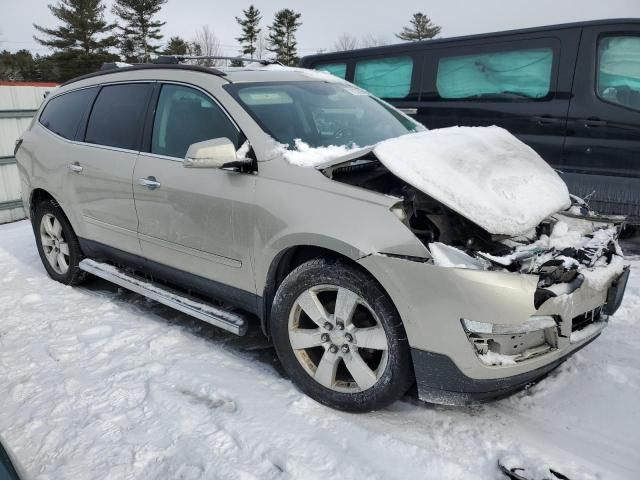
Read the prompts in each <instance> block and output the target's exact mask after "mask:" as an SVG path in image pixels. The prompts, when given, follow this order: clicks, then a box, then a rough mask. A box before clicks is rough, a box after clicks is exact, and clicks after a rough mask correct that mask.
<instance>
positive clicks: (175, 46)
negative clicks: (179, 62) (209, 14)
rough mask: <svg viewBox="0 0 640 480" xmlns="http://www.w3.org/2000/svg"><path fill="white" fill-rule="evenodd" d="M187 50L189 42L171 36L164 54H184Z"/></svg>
mask: <svg viewBox="0 0 640 480" xmlns="http://www.w3.org/2000/svg"><path fill="white" fill-rule="evenodd" d="M188 52H189V44H188V43H187V42H186V40H184V39H183V38H181V37H171V38H170V39H169V43H167V48H166V49H165V51H164V53H165V55H186V54H187V53H188Z"/></svg>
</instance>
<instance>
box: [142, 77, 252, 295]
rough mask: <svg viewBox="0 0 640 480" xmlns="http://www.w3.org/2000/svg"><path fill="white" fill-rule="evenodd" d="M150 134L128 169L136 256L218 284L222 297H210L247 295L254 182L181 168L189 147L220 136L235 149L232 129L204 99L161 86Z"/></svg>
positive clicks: (173, 86)
mask: <svg viewBox="0 0 640 480" xmlns="http://www.w3.org/2000/svg"><path fill="white" fill-rule="evenodd" d="M151 136H152V138H151V143H150V148H149V149H148V150H149V152H146V153H144V152H143V153H141V154H140V156H139V158H138V161H137V163H136V166H135V172H134V187H133V188H134V197H135V205H136V210H137V213H138V236H139V239H140V243H141V247H142V252H143V255H144V257H145V258H148V259H150V260H152V261H154V262H156V263H158V264H162V265H165V266H168V267H172V268H174V269H178V270H181V271H184V272H187V273H190V274H193V275H195V276H198V277H203V278H205V279H208V280H212V281H213V282H215V283H219V284H220V290H221V291H222V295H220V292H215V291H212V292H210V293H211V295H212V296H218V297H225V298H222V299H227V298H229V297H233V296H234V293H233V290H229V289H226V286H229V287H231V289H239V290H241V291H244V292H250V293H251V295H253V294H254V293H255V284H254V279H253V273H252V272H253V270H252V267H251V248H250V246H251V244H252V241H251V233H250V225H251V224H252V214H253V209H252V205H253V198H254V187H255V176H254V175H252V174H245V173H237V172H232V171H227V170H219V169H208V168H185V167H183V159H184V156H185V154H186V152H187V149H188V148H189V146H190V145H191V144H193V143H197V142H200V141H203V140H209V139H213V138H220V137H226V138H229V139H230V140H231V141H232V142H234V143H235V144H236V148H237V147H238V143H239V142H240V137H241V135H240V132H239V130H238V129H237V127H236V126H235V125H234V124H233V123H232V122H231V120H229V118H228V117H227V115H226V114H225V112H224V111H223V110H222V108H221V107H220V106H219V105H218V104H217V102H216V101H215V100H213V99H212V98H211V97H210V96H209V95H208V94H206V93H204V92H203V91H201V90H198V89H196V88H193V87H189V86H184V85H176V84H164V85H162V88H161V90H160V94H159V97H158V101H157V107H156V112H155V118H154V121H153V132H152V134H151ZM213 288H214V289H215V285H214V287H213ZM223 290H224V291H223ZM230 292H231V293H230ZM216 294H218V295H216ZM240 296H242V292H240Z"/></svg>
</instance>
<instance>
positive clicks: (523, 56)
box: [436, 48, 553, 100]
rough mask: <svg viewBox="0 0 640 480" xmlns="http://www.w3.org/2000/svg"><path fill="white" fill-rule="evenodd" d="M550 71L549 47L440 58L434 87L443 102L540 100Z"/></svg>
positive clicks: (551, 61)
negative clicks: (459, 100) (487, 99)
mask: <svg viewBox="0 0 640 480" xmlns="http://www.w3.org/2000/svg"><path fill="white" fill-rule="evenodd" d="M552 70H553V49H551V48H536V49H527V50H524V49H523V50H511V51H502V52H489V53H484V52H483V53H478V54H477V55H464V56H455V57H444V58H441V59H440V61H439V62H438V73H437V78H436V88H437V90H438V95H439V96H440V97H441V98H446V99H477V98H490V99H496V98H498V99H502V100H522V99H524V100H527V99H540V98H544V97H546V96H547V95H548V94H549V91H550V89H551V72H552Z"/></svg>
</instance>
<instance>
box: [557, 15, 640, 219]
mask: <svg viewBox="0 0 640 480" xmlns="http://www.w3.org/2000/svg"><path fill="white" fill-rule="evenodd" d="M561 168H562V170H563V171H564V172H565V175H564V179H565V181H566V182H567V183H568V185H569V188H570V190H572V192H573V193H576V194H577V195H579V196H583V197H584V196H587V197H589V199H590V203H591V205H592V207H594V208H595V209H597V210H601V211H603V212H607V213H621V214H625V215H631V216H633V217H636V218H637V217H640V25H638V24H637V23H635V24H629V25H624V24H619V25H617V26H593V27H587V28H585V29H584V32H583V35H582V41H581V43H580V53H579V59H578V64H577V68H576V73H575V80H574V89H573V98H572V100H571V105H570V108H569V118H568V122H567V138H566V142H565V147H564V160H563V165H562V167H561Z"/></svg>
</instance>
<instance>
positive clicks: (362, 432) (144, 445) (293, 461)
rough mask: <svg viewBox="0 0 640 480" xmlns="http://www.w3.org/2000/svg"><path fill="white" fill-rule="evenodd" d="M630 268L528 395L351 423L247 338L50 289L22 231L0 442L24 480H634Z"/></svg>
mask: <svg viewBox="0 0 640 480" xmlns="http://www.w3.org/2000/svg"><path fill="white" fill-rule="evenodd" d="M631 263H632V269H631V274H630V275H631V276H630V279H629V284H628V287H627V293H626V296H625V300H624V302H623V304H622V306H621V307H620V310H618V312H617V313H616V315H615V316H614V317H612V318H611V320H610V322H609V323H610V325H609V327H608V328H607V329H605V331H604V332H603V333H602V335H601V336H600V338H599V339H598V340H596V341H595V342H593V343H592V344H590V345H589V346H588V347H586V348H585V349H583V350H581V351H580V352H578V353H577V354H576V355H574V356H572V357H571V358H570V359H569V360H568V361H567V362H566V363H564V364H563V365H562V366H561V367H560V368H558V369H557V370H555V371H554V372H553V373H552V374H551V375H549V377H547V378H546V379H544V380H542V381H541V382H540V383H538V384H536V385H535V386H533V387H531V388H529V389H528V390H526V391H523V392H521V393H519V394H516V395H515V396H513V397H511V398H508V399H504V400H500V401H496V402H492V403H488V404H485V405H479V406H473V407H469V408H451V407H438V406H432V405H425V404H422V403H420V402H417V401H415V400H413V399H411V398H407V399H405V400H404V401H400V402H396V403H395V404H393V405H392V406H391V407H389V408H387V409H385V410H382V411H379V412H375V413H370V414H362V415H353V414H347V413H341V412H337V411H334V410H331V409H329V408H326V407H323V406H322V405H319V404H318V403H316V402H314V401H313V400H311V399H309V398H308V397H306V396H305V395H304V394H302V393H301V392H300V391H299V390H298V389H297V388H295V387H294V386H293V385H292V383H291V381H290V380H288V379H287V378H284V377H283V376H282V375H281V373H280V372H281V370H280V369H279V368H274V365H276V359H275V356H274V353H273V349H272V348H271V347H270V346H269V344H268V342H267V341H266V340H265V339H264V338H263V336H262V334H261V333H260V332H259V327H257V326H255V327H254V328H253V329H252V330H250V331H249V333H248V335H247V336H246V337H242V338H239V337H235V336H234V335H232V334H230V333H226V332H223V331H221V330H219V329H216V328H214V327H211V326H209V325H207V324H205V323H203V322H199V321H196V320H193V319H191V318H189V317H188V316H186V315H183V314H181V313H179V312H175V311H173V310H171V309H169V308H167V307H163V306H162V305H159V304H157V303H155V302H152V301H148V300H146V299H144V298H142V297H140V296H139V295H135V294H133V293H131V292H128V291H126V290H122V289H118V288H116V287H114V286H112V285H109V284H108V283H106V282H103V281H101V280H97V279H96V280H94V281H92V282H90V283H88V284H87V285H85V286H83V287H77V288H71V287H67V286H64V285H61V284H59V283H56V282H54V281H52V280H51V279H49V278H48V277H47V275H46V273H45V271H44V268H43V267H42V264H41V262H40V259H39V257H38V254H37V251H36V247H35V243H34V240H33V230H32V229H31V225H30V223H29V222H28V221H23V222H17V223H13V224H7V225H0V287H1V288H0V385H2V389H0V436H2V438H3V440H5V441H6V443H7V445H9V446H10V448H11V449H12V450H13V451H14V452H15V454H16V457H17V458H18V460H19V461H20V462H21V463H22V465H23V466H24V467H25V469H26V471H27V473H28V478H34V479H36V478H37V479H42V480H46V479H74V480H75V479H79V480H92V479H96V480H97V479H100V480H103V479H137V478H142V479H174V478H175V479H178V478H180V479H184V480H196V479H198V480H199V479H210V478H221V479H243V480H244V479H246V480H252V479H272V480H276V479H277V480H279V479H283V480H284V479H295V478H300V479H305V480H307V479H308V480H326V479H334V478H339V479H345V480H351V479H353V480H356V479H363V478H367V479H369V478H370V479H376V480H378V479H385V480H387V479H388V480H395V479H403V480H404V479H414V478H416V479H417V478H419V479H424V480H458V479H473V480H495V479H496V478H501V476H500V474H499V473H498V471H497V462H498V459H503V463H505V462H507V461H508V460H509V458H512V460H511V463H509V465H512V466H523V464H525V466H527V470H528V471H531V472H533V471H536V470H535V469H536V468H541V466H550V467H553V468H554V469H555V470H558V471H560V472H562V473H563V474H565V475H566V476H567V477H569V478H571V479H574V480H592V479H607V480H620V479H634V478H637V473H638V471H639V470H640V469H639V467H640V463H639V460H638V455H637V452H638V451H640V435H638V428H637V426H638V425H640V409H638V408H637V405H638V402H637V399H638V398H639V397H640V365H639V364H638V362H637V361H635V360H634V359H636V358H637V346H638V343H640V328H638V327H640V259H635V260H634V259H632V260H631ZM594 432H597V433H595V434H594ZM621 439H622V440H621ZM509 456H512V457H509ZM541 478H544V477H541Z"/></svg>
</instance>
